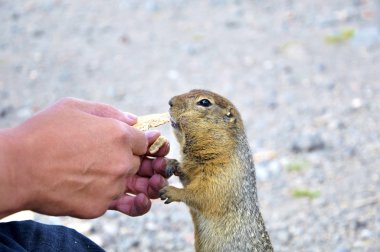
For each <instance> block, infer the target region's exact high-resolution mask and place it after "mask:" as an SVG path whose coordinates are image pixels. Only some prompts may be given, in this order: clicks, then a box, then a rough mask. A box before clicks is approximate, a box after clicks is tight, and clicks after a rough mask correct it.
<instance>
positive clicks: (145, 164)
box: [137, 157, 166, 178]
mask: <svg viewBox="0 0 380 252" xmlns="http://www.w3.org/2000/svg"><path fill="white" fill-rule="evenodd" d="M165 168H166V159H165V158H163V157H158V158H155V159H153V158H148V157H145V158H144V159H143V160H142V161H141V165H140V169H139V171H138V172H137V175H139V176H141V177H149V178H150V177H152V176H153V175H154V174H156V173H158V174H161V175H163V176H164V175H165Z"/></svg>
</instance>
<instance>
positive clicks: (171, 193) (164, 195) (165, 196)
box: [159, 186, 180, 204]
mask: <svg viewBox="0 0 380 252" xmlns="http://www.w3.org/2000/svg"><path fill="white" fill-rule="evenodd" d="M177 190H180V189H178V188H175V187H173V186H165V187H164V188H162V189H161V190H160V192H159V194H160V199H161V200H166V201H165V202H164V203H165V204H169V203H171V202H173V201H179V200H178V199H177V198H176V195H177V194H176V191H177Z"/></svg>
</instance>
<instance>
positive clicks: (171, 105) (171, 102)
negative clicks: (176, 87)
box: [169, 99, 173, 107]
mask: <svg viewBox="0 0 380 252" xmlns="http://www.w3.org/2000/svg"><path fill="white" fill-rule="evenodd" d="M169 106H170V107H173V99H170V100H169Z"/></svg>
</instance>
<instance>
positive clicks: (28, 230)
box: [0, 220, 104, 252]
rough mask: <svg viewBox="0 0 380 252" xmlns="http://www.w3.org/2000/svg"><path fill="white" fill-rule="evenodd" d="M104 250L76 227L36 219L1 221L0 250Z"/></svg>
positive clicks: (23, 251)
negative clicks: (50, 223) (46, 222)
mask: <svg viewBox="0 0 380 252" xmlns="http://www.w3.org/2000/svg"><path fill="white" fill-rule="evenodd" d="M8 251H9V252H10V251H12V252H13V251H17V252H25V251H28V252H29V251H35V252H40V251H42V252H45V251H46V252H53V251H54V252H55V251H62V252H63V251H70V252H73V251H75V252H82V251H92V252H95V251H96V252H98V251H99V252H100V251H101V252H104V250H103V249H102V248H100V247H99V246H98V245H96V244H95V243H94V242H93V241H91V240H90V239H88V238H87V237H85V236H84V235H82V234H80V233H78V232H77V231H75V230H74V229H71V228H67V227H64V226H57V225H46V224H41V223H38V222H35V221H30V220H29V221H12V222H5V223H1V222H0V252H8Z"/></svg>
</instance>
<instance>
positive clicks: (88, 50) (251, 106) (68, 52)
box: [0, 0, 380, 252]
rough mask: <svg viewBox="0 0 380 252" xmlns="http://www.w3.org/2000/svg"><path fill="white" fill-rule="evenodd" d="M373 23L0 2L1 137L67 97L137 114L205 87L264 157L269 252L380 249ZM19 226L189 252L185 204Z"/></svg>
mask: <svg viewBox="0 0 380 252" xmlns="http://www.w3.org/2000/svg"><path fill="white" fill-rule="evenodd" d="M379 24H380V3H379V1H376V0H372V1H371V0H352V1H347V0H345V1H343V0H330V1H326V0H321V1H290V0H288V1H273V0H267V1H263V0H256V1H253V0H252V1H248V0H247V1H243V0H241V1H239V0H235V1H228V0H224V1H223V0H219V1H218V0H208V1H200V0H198V1H184V0H167V1H163V0H162V1H154V0H144V1H142V0H141V1H139V0H128V1H127V0H112V1H107V4H106V2H105V1H84V0H77V1H61V0H40V1H37V0H29V1H21V0H14V1H5V0H0V127H10V126H14V125H17V124H18V123H20V122H22V121H23V120H25V119H26V118H28V117H29V116H31V115H32V114H33V113H34V112H36V111H38V110H40V109H41V108H43V107H45V106H47V105H48V104H51V103H52V102H54V101H55V100H57V99H59V98H60V97H64V96H75V97H79V98H83V99H90V100H95V101H100V102H106V103H110V104H112V105H114V106H116V107H118V108H120V109H123V110H127V111H130V112H133V113H135V114H138V115H142V114H148V113H153V112H163V111H165V110H167V109H168V106H167V101H168V100H169V99H170V97H172V96H174V95H177V94H179V93H182V92H185V91H188V90H190V89H193V88H206V89H210V90H213V91H216V92H218V93H220V94H222V95H224V96H226V97H228V98H230V100H232V101H233V102H234V103H235V105H236V106H237V107H238V108H239V109H240V111H241V114H242V116H243V119H244V120H245V124H246V129H247V135H248V138H249V139H250V143H251V146H252V149H253V150H254V152H255V153H258V154H260V157H259V158H258V160H257V162H256V164H257V177H258V188H259V189H258V190H259V198H260V205H261V209H262V213H263V216H264V219H265V221H266V224H267V228H268V229H269V233H270V235H271V239H272V242H273V245H274V247H275V250H276V251H335V252H348V251H380V214H379V212H380V207H379V206H380V174H379V166H380V158H379V156H380V124H379V121H380V102H379V101H380V83H379V79H380V78H379V77H380V72H379V66H380V25H379ZM376 101H377V102H376ZM161 130H162V132H163V134H164V135H165V136H167V137H168V138H169V139H170V140H171V143H172V146H173V148H172V151H171V153H170V154H169V156H171V157H177V156H178V147H177V146H176V143H175V140H174V138H173V135H172V133H171V131H170V129H169V127H162V128H161ZM170 183H172V184H178V180H176V179H170ZM13 218H33V219H36V220H39V221H42V222H46V223H55V224H57V223H59V224H65V225H68V226H70V227H73V228H75V229H77V230H78V231H80V232H82V233H84V234H86V235H88V236H89V237H90V238H91V239H93V240H94V241H96V242H98V243H99V244H101V245H102V246H103V247H104V248H105V249H106V250H107V251H193V227H192V222H191V220H190V216H189V213H188V211H187V208H186V206H185V205H183V204H175V203H174V204H170V205H164V204H163V203H162V202H160V201H158V200H157V201H155V202H154V204H153V207H152V211H151V212H149V213H148V214H146V215H144V216H142V217H137V218H130V217H126V216H124V215H121V214H119V213H116V212H109V213H107V214H106V215H105V216H103V217H101V218H98V219H95V220H91V221H89V220H85V221H83V220H78V219H74V218H56V217H46V216H41V215H36V214H33V213H30V212H26V213H22V214H20V215H17V216H14V217H13Z"/></svg>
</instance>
